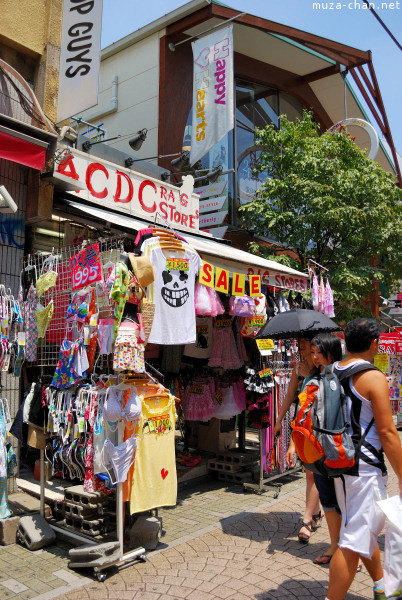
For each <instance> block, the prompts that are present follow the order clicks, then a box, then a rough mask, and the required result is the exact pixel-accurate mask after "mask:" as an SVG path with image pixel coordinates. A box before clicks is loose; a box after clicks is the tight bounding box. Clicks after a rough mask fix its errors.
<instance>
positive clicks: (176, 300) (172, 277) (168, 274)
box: [161, 271, 189, 308]
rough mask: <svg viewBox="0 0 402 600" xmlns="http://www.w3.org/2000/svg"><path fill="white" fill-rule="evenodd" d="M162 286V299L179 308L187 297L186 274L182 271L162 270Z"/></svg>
mask: <svg viewBox="0 0 402 600" xmlns="http://www.w3.org/2000/svg"><path fill="white" fill-rule="evenodd" d="M162 278H163V283H164V286H163V287H162V289H161V295H162V298H163V300H164V301H165V302H166V304H168V305H169V306H173V307H174V308H180V307H181V306H183V304H185V303H186V302H187V300H188V299H189V291H188V287H187V283H188V274H187V273H185V272H184V271H163V272H162Z"/></svg>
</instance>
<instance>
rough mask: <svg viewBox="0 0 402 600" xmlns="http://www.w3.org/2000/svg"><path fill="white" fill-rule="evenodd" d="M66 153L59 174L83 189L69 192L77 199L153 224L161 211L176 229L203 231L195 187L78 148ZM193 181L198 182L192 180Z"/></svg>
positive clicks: (58, 168)
mask: <svg viewBox="0 0 402 600" xmlns="http://www.w3.org/2000/svg"><path fill="white" fill-rule="evenodd" d="M61 148H64V147H63V146H61ZM66 150H67V151H68V153H69V156H68V159H67V160H63V161H62V162H60V163H59V164H57V165H56V166H55V171H56V174H61V175H63V176H64V180H66V178H70V180H71V181H72V183H74V184H75V186H76V187H80V188H83V189H78V190H77V191H74V192H69V193H71V194H72V196H73V197H76V198H77V197H78V198H82V199H84V200H87V201H89V202H94V203H96V204H97V205H98V207H99V208H105V209H112V210H113V211H118V212H119V213H124V214H126V215H130V216H137V217H140V218H141V219H145V220H146V221H150V222H151V223H154V221H155V215H156V213H157V212H158V213H159V214H160V215H161V216H162V217H163V218H164V219H165V220H166V221H168V223H170V225H171V226H172V227H173V228H176V227H177V228H180V229H181V230H184V231H188V232H189V233H190V232H193V233H194V232H195V231H199V213H198V206H199V199H198V196H197V195H196V194H194V193H192V189H193V186H192V185H187V186H186V187H185V186H184V185H183V187H182V188H177V187H175V186H173V185H170V184H168V183H161V182H160V181H159V180H157V179H153V178H151V177H146V176H145V175H142V174H140V173H136V172H135V171H132V170H130V169H125V168H124V167H118V166H117V165H115V164H113V163H110V162H109V161H106V160H103V159H99V158H96V159H95V157H93V156H91V155H89V154H87V153H86V152H81V151H80V150H76V149H74V148H68V149H67V148H66ZM189 177H190V176H189ZM186 179H187V178H186ZM191 180H192V181H194V180H193V178H192V177H191ZM77 184H79V185H77Z"/></svg>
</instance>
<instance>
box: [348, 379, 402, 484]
mask: <svg viewBox="0 0 402 600" xmlns="http://www.w3.org/2000/svg"><path fill="white" fill-rule="evenodd" d="M357 377H358V380H357V381H356V383H355V387H356V390H357V391H358V392H359V393H360V394H362V396H363V397H364V398H368V399H369V400H371V405H372V408H373V414H374V420H375V424H376V427H377V431H378V435H379V438H380V440H381V445H382V447H383V450H384V453H385V456H386V457H387V459H388V460H389V462H390V464H391V467H392V469H393V470H394V472H395V475H396V476H397V477H398V481H399V493H400V494H402V446H401V440H400V439H399V434H398V432H397V430H396V427H395V425H394V421H393V419H392V411H391V402H390V400H389V388H388V383H387V380H386V378H385V376H384V375H383V374H382V373H379V372H378V371H368V372H366V373H361V374H360V375H358V376H357Z"/></svg>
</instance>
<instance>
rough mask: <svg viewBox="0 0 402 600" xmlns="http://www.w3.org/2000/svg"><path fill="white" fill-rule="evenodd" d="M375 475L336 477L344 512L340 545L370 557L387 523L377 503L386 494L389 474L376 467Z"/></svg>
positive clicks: (338, 495)
mask: <svg viewBox="0 0 402 600" xmlns="http://www.w3.org/2000/svg"><path fill="white" fill-rule="evenodd" d="M373 471H374V472H373V474H372V475H361V476H359V477H352V476H351V475H345V476H344V479H345V490H344V488H343V483H342V479H341V478H340V477H337V478H336V479H335V491H336V497H337V500H338V504H339V508H340V509H341V512H342V525H341V531H340V536H339V544H338V546H339V547H340V548H347V549H348V550H352V551H353V552H356V553H357V554H361V556H364V557H365V558H371V557H372V555H373V552H374V550H375V547H376V544H377V538H378V536H379V534H380V533H381V530H382V529H383V527H384V525H385V514H384V513H383V511H382V510H381V509H380V508H379V506H378V505H377V501H378V500H384V499H385V498H386V497H387V489H386V486H387V476H385V477H383V475H382V473H381V471H380V470H379V469H376V468H374V469H373Z"/></svg>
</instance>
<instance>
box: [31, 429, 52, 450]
mask: <svg viewBox="0 0 402 600" xmlns="http://www.w3.org/2000/svg"><path fill="white" fill-rule="evenodd" d="M46 439H47V434H46V433H44V432H43V429H41V428H40V427H35V425H28V438H27V444H28V446H31V448H38V450H44V449H45V448H46Z"/></svg>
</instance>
